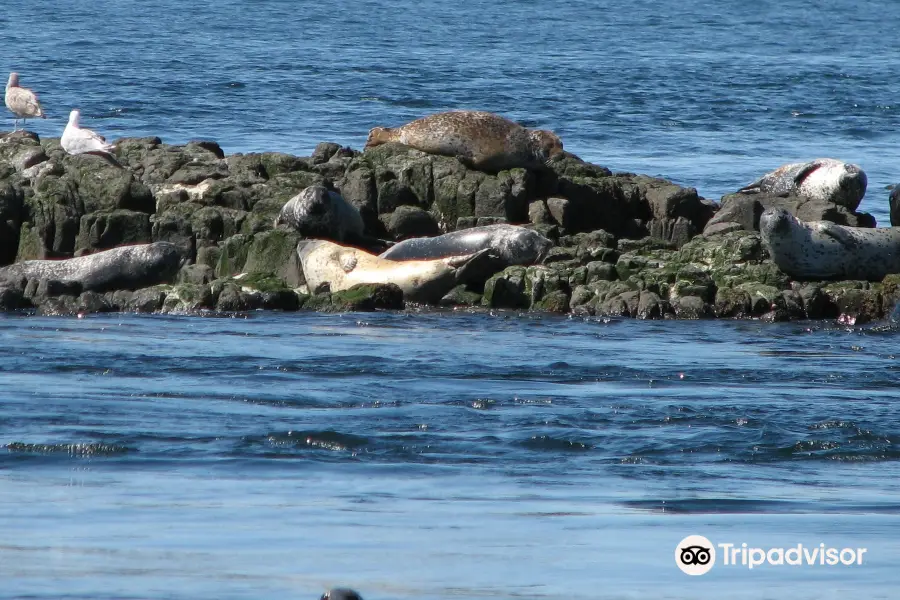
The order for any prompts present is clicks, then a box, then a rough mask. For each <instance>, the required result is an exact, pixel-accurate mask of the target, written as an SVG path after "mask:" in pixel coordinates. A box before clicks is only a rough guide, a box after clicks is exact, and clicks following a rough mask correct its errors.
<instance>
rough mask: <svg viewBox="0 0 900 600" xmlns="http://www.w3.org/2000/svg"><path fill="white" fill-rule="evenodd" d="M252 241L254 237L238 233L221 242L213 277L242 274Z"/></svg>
mask: <svg viewBox="0 0 900 600" xmlns="http://www.w3.org/2000/svg"><path fill="white" fill-rule="evenodd" d="M253 240H254V237H253V236H252V235H244V234H241V233H239V234H237V235H233V236H231V237H230V238H228V239H227V240H225V241H224V242H222V243H221V245H220V246H219V258H218V260H217V262H216V267H215V276H216V277H231V276H232V275H237V274H238V273H243V272H244V265H245V264H247V256H248V255H249V253H250V246H251V245H252V244H253ZM198 258H199V257H198ZM198 262H199V260H198Z"/></svg>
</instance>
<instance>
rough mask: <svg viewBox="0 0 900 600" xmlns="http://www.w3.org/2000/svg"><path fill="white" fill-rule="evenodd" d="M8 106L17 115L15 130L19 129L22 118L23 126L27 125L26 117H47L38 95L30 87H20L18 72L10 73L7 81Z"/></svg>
mask: <svg viewBox="0 0 900 600" xmlns="http://www.w3.org/2000/svg"><path fill="white" fill-rule="evenodd" d="M6 108H8V109H9V110H10V112H12V114H14V115H15V116H16V119H15V122H14V124H13V131H15V130H16V129H18V127H19V119H22V127H25V119H34V118H37V117H40V118H42V119H46V118H47V117H46V116H45V115H44V109H42V108H41V103H40V101H39V100H38V97H37V95H36V94H35V93H34V92H32V91H31V90H29V89H28V88H23V87H19V74H18V73H10V74H9V81H8V82H6Z"/></svg>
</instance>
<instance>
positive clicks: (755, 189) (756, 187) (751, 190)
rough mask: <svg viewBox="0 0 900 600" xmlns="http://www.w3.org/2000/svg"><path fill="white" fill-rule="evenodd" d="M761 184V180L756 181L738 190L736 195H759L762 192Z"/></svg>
mask: <svg viewBox="0 0 900 600" xmlns="http://www.w3.org/2000/svg"><path fill="white" fill-rule="evenodd" d="M762 184H763V180H762V179H757V180H756V181H754V182H753V183H751V184H750V185H745V186H744V187H742V188H741V189H739V190H738V191H737V193H738V194H759V193H760V192H762Z"/></svg>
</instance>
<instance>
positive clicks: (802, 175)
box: [794, 160, 822, 186]
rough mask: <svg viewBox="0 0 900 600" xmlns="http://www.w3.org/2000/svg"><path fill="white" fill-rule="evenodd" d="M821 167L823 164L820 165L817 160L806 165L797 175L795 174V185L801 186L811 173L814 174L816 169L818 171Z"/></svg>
mask: <svg viewBox="0 0 900 600" xmlns="http://www.w3.org/2000/svg"><path fill="white" fill-rule="evenodd" d="M821 166H822V165H821V163H819V161H816V160H814V161H812V162H808V163H805V164H804V165H803V166H802V167H801V168H800V170H798V171H797V172H796V173H794V185H797V186H799V185H800V184H801V183H803V180H804V179H806V178H807V177H809V175H810V173H812V172H813V171H815V170H816V169H818V168H819V167H821Z"/></svg>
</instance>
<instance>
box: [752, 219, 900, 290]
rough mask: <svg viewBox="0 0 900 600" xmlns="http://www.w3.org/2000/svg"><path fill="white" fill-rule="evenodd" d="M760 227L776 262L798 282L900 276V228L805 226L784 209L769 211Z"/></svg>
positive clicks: (817, 222) (764, 240)
mask: <svg viewBox="0 0 900 600" xmlns="http://www.w3.org/2000/svg"><path fill="white" fill-rule="evenodd" d="M759 228H760V234H761V236H762V241H763V244H764V245H765V247H766V249H767V250H768V251H769V254H771V255H772V260H773V261H774V262H775V264H776V265H778V268H779V269H781V270H782V271H784V272H785V273H786V274H787V275H790V276H791V277H793V278H796V279H803V280H823V279H862V280H868V281H881V280H882V279H884V277H885V275H888V274H891V273H900V228H893V227H887V228H880V229H870V228H866V227H845V226H843V225H836V224H834V223H831V222H828V221H810V222H804V221H800V220H799V219H797V218H796V217H794V216H793V215H791V214H790V213H788V212H787V211H785V210H781V209H770V210H767V211H766V212H764V213H763V215H762V217H760V221H759Z"/></svg>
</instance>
